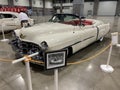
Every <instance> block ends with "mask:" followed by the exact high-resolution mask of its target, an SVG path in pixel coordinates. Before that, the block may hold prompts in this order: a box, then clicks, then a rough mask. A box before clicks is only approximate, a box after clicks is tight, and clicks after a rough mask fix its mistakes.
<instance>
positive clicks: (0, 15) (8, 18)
mask: <svg viewBox="0 0 120 90" xmlns="http://www.w3.org/2000/svg"><path fill="white" fill-rule="evenodd" d="M28 23H29V25H33V24H34V20H33V19H30V18H29V21H28ZM2 27H3V30H4V31H10V30H15V29H18V28H21V23H20V20H19V13H16V12H7V11H6V12H0V32H1V30H2Z"/></svg>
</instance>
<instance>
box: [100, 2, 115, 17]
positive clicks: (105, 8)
mask: <svg viewBox="0 0 120 90" xmlns="http://www.w3.org/2000/svg"><path fill="white" fill-rule="evenodd" d="M116 5H117V1H101V2H100V3H99V7H98V15H115V11H116Z"/></svg>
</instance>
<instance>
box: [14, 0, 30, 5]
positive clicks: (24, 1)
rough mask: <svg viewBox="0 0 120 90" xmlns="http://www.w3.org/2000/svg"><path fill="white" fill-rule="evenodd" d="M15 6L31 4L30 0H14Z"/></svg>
mask: <svg viewBox="0 0 120 90" xmlns="http://www.w3.org/2000/svg"><path fill="white" fill-rule="evenodd" d="M14 5H15V6H29V0H14Z"/></svg>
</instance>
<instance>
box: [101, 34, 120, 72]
mask: <svg viewBox="0 0 120 90" xmlns="http://www.w3.org/2000/svg"><path fill="white" fill-rule="evenodd" d="M111 36H112V37H111V38H112V45H111V46H110V50H109V55H108V59H107V64H106V65H100V68H101V69H102V70H103V71H104V72H108V73H112V72H113V71H114V68H113V67H112V66H110V65H109V63H110V58H111V53H112V47H113V45H116V46H117V45H118V32H114V33H111Z"/></svg>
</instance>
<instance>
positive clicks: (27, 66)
mask: <svg viewBox="0 0 120 90" xmlns="http://www.w3.org/2000/svg"><path fill="white" fill-rule="evenodd" d="M38 54H39V53H38V52H36V53H33V54H31V55H28V56H25V57H23V58H20V59H17V60H14V61H12V64H16V63H19V62H21V61H23V60H25V65H26V76H27V81H28V82H27V83H28V90H32V80H31V73H30V63H29V61H30V60H31V57H33V56H35V55H38Z"/></svg>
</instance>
